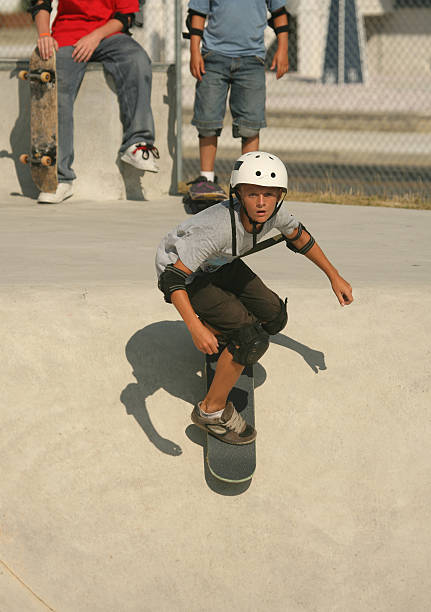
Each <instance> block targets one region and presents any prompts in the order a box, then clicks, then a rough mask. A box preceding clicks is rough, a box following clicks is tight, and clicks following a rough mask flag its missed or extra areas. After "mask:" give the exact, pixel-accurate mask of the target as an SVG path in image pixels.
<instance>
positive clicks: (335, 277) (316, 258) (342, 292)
mask: <svg viewBox="0 0 431 612" xmlns="http://www.w3.org/2000/svg"><path fill="white" fill-rule="evenodd" d="M297 235H298V230H295V231H294V232H293V233H292V234H289V235H287V236H286V237H287V238H288V240H292V239H293V240H294V245H295V247H296V248H297V249H298V250H300V249H301V248H302V247H304V246H305V245H306V244H307V243H308V242H309V240H310V234H309V233H308V231H307V230H306V229H304V228H303V229H302V233H301V234H300V236H299V238H296V236H297ZM305 257H307V259H309V260H310V261H312V262H313V263H314V264H316V266H317V267H318V268H320V269H321V270H322V271H323V272H324V273H325V274H326V276H327V277H328V278H329V281H330V283H331V286H332V290H333V292H334V293H335V295H336V296H337V299H338V301H339V302H340V304H341V306H347V305H348V304H351V303H352V302H353V294H352V287H351V286H350V285H349V283H348V282H347V281H345V280H344V278H342V276H340V274H339V273H338V270H336V268H334V266H333V265H332V263H331V262H330V261H329V259H328V258H327V257H326V255H325V253H324V252H323V251H322V249H321V248H320V246H319V245H318V244H317V242H315V243H314V244H313V246H312V247H311V249H310V250H309V251H307V252H306V253H305Z"/></svg>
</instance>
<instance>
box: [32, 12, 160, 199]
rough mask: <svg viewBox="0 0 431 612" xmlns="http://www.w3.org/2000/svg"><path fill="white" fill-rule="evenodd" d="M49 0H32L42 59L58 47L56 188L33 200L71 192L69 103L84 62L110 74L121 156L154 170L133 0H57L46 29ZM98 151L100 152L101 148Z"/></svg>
mask: <svg viewBox="0 0 431 612" xmlns="http://www.w3.org/2000/svg"><path fill="white" fill-rule="evenodd" d="M51 4H52V0H31V6H30V9H29V11H30V12H31V14H32V16H33V19H34V20H35V23H36V27H37V31H38V41H37V46H38V48H39V51H40V55H41V57H42V58H43V59H48V58H49V57H51V55H52V53H53V50H54V49H55V50H56V51H57V80H58V143H59V150H58V187H57V191H56V193H41V194H40V195H39V199H38V202H44V203H58V202H62V201H63V200H65V199H66V198H68V197H70V196H71V195H72V193H73V188H72V182H73V180H74V179H75V178H76V176H75V173H74V171H73V169H72V163H73V157H74V150H73V105H74V102H75V98H76V96H77V94H78V91H79V88H80V86H81V82H82V79H83V78H84V74H85V70H86V68H87V64H88V62H93V61H94V62H101V63H102V64H103V67H104V69H105V70H106V71H107V72H108V73H109V74H110V75H111V76H112V77H113V79H114V82H115V85H116V89H117V95H118V101H119V104H120V117H121V122H122V124H123V142H122V144H121V146H120V157H121V160H122V161H124V162H126V163H128V164H131V165H132V166H134V167H135V168H138V169H139V170H145V171H149V172H158V170H159V168H158V166H157V163H156V161H155V160H157V159H158V157H159V153H158V151H157V149H156V147H155V146H154V121H153V115H152V111H151V79H152V73H151V61H150V59H149V57H148V55H147V54H146V52H145V51H144V49H143V48H142V47H141V45H139V44H138V43H137V42H136V41H134V40H133V39H132V38H131V36H129V34H130V33H129V28H130V27H131V26H132V25H133V21H134V17H135V16H134V13H135V12H137V11H138V10H139V2H138V0H95V1H93V2H72V1H71V0H59V1H58V9H57V16H56V18H55V20H54V23H53V25H52V32H51V30H50V13H51V8H52V7H51ZM99 154H101V155H103V152H100V153H99Z"/></svg>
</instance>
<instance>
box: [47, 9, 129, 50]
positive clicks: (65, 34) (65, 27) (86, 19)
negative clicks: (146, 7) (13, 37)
mask: <svg viewBox="0 0 431 612" xmlns="http://www.w3.org/2000/svg"><path fill="white" fill-rule="evenodd" d="M138 11H139V2H138V0H58V11H57V16H56V18H55V20H54V23H53V24H52V35H53V36H54V38H55V40H56V41H57V42H58V45H59V46H60V47H66V46H68V45H74V44H75V43H76V42H77V41H78V40H79V39H80V38H82V37H83V36H85V35H86V34H90V32H92V31H93V30H95V29H96V28H100V27H101V26H103V25H105V23H107V22H108V21H109V20H110V19H112V17H113V15H114V13H137V12H138Z"/></svg>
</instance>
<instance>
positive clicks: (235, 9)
mask: <svg viewBox="0 0 431 612" xmlns="http://www.w3.org/2000/svg"><path fill="white" fill-rule="evenodd" d="M284 4H285V0H235V2H232V0H189V5H188V8H189V10H188V17H187V21H186V25H187V27H188V30H189V32H188V33H185V34H184V36H185V37H189V38H190V71H191V73H192V75H193V76H194V77H195V79H196V81H197V82H196V93H195V102H194V109H193V119H192V124H193V125H194V126H196V128H197V131H198V135H199V157H200V175H199V177H197V178H196V179H194V180H193V181H191V182H190V183H188V184H190V185H191V187H190V190H189V196H190V198H191V199H192V200H199V199H200V200H206V199H209V200H214V199H215V200H220V199H224V198H225V197H226V194H225V192H224V191H223V189H222V188H221V187H220V186H219V184H218V183H217V179H216V177H215V174H214V166H215V159H216V153H217V140H218V137H219V136H220V134H221V131H222V127H223V119H224V115H225V111H226V99H227V95H228V91H229V89H230V97H229V106H230V110H231V113H232V136H233V138H241V148H242V153H247V152H249V151H257V150H258V149H259V131H260V129H261V128H262V127H265V125H266V123H265V45H264V30H265V27H266V25H267V12H268V10H269V11H270V12H271V19H270V21H269V23H270V25H271V26H272V27H273V28H274V30H275V32H276V34H277V50H276V52H275V55H274V59H273V62H272V65H271V70H275V69H276V70H277V72H276V75H277V79H280V78H281V77H282V76H283V75H284V74H285V73H286V72H287V70H288V67H289V63H288V48H287V36H288V23H287V12H286V9H285V8H284ZM206 20H207V26H206V27H205V29H204V26H205V21H206ZM201 41H202V45H201Z"/></svg>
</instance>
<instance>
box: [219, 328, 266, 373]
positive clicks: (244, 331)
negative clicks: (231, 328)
mask: <svg viewBox="0 0 431 612" xmlns="http://www.w3.org/2000/svg"><path fill="white" fill-rule="evenodd" d="M268 346H269V335H268V334H267V332H266V331H265V330H264V329H262V326H261V325H260V323H253V324H251V325H245V326H244V327H241V328H240V329H238V330H236V331H235V332H234V333H233V334H232V335H231V337H230V340H229V344H228V350H229V351H230V353H231V354H232V356H233V360H234V361H235V362H236V363H239V364H241V365H243V366H248V365H253V364H254V363H257V362H258V361H259V359H260V358H261V357H262V355H263V354H264V353H265V352H266V351H267V349H268Z"/></svg>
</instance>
